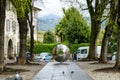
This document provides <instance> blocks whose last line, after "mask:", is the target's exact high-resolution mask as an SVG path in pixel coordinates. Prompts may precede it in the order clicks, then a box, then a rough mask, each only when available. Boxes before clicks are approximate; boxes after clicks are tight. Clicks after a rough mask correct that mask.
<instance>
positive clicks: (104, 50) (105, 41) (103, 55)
mask: <svg viewBox="0 0 120 80" xmlns="http://www.w3.org/2000/svg"><path fill="white" fill-rule="evenodd" d="M107 28H109V26H106V32H105V34H104V37H103V40H102V48H101V55H100V61H99V62H100V63H107V52H108V43H109V40H110V36H111V33H109V31H110V30H108V29H107Z"/></svg>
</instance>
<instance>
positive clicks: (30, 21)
mask: <svg viewBox="0 0 120 80" xmlns="http://www.w3.org/2000/svg"><path fill="white" fill-rule="evenodd" d="M33 4H34V1H33V0H31V1H30V3H29V8H30V15H29V14H28V15H27V20H28V23H29V27H30V60H31V61H33V58H34V56H33V49H34V26H33V25H32V23H33V8H34V5H33Z"/></svg>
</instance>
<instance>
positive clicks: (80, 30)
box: [59, 6, 90, 43]
mask: <svg viewBox="0 0 120 80" xmlns="http://www.w3.org/2000/svg"><path fill="white" fill-rule="evenodd" d="M63 12H64V15H65V16H64V17H63V19H62V20H61V21H60V25H59V26H61V28H60V29H62V30H61V31H62V33H63V32H64V33H63V34H64V36H65V39H66V40H68V41H69V42H70V43H82V42H89V34H90V27H89V26H88V25H87V22H86V20H85V19H84V18H83V16H82V15H81V14H80V13H79V11H78V10H77V9H76V8H75V7H73V6H72V7H70V8H69V9H68V10H65V9H63Z"/></svg>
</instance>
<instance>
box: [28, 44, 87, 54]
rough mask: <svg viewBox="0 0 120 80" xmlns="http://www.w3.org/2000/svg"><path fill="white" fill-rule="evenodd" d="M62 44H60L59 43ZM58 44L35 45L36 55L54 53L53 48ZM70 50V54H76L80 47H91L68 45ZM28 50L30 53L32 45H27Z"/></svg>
mask: <svg viewBox="0 0 120 80" xmlns="http://www.w3.org/2000/svg"><path fill="white" fill-rule="evenodd" d="M59 44H60V43H59ZM56 45H57V44H41V43H35V44H34V49H33V52H34V53H35V54H39V53H41V52H50V53H52V51H53V48H54V47H55V46H56ZM67 46H68V47H69V48H70V52H71V53H74V52H75V51H76V50H77V49H78V48H79V47H81V46H89V44H88V43H81V44H68V45H67ZM27 49H28V51H30V44H27Z"/></svg>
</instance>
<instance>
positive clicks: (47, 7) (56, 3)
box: [35, 0, 89, 17]
mask: <svg viewBox="0 0 120 80" xmlns="http://www.w3.org/2000/svg"><path fill="white" fill-rule="evenodd" d="M38 1H40V0H38ZM38 1H37V2H36V3H35V5H36V6H38V7H39V8H41V9H42V11H40V12H39V17H41V16H44V15H48V14H55V15H58V16H62V15H63V12H62V7H67V8H68V3H64V4H63V3H62V2H60V0H43V3H41V2H38ZM79 1H80V3H82V4H85V5H87V4H86V0H79ZM80 12H81V13H82V14H83V15H85V16H89V14H88V11H80Z"/></svg>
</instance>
